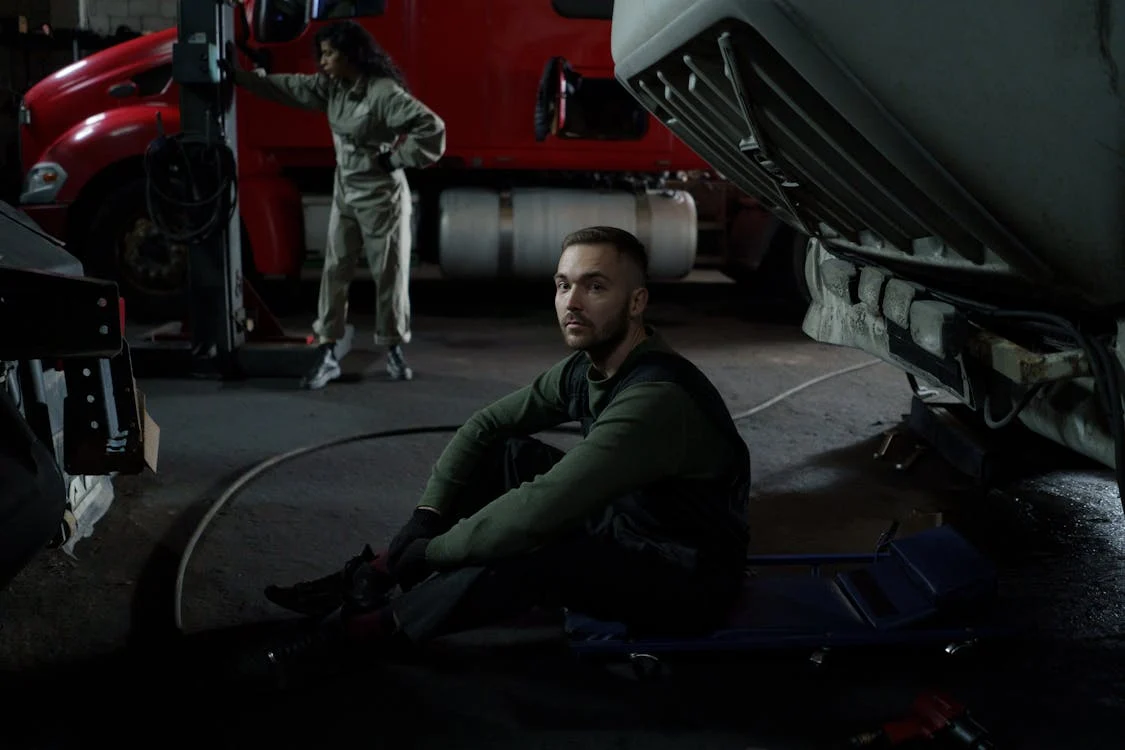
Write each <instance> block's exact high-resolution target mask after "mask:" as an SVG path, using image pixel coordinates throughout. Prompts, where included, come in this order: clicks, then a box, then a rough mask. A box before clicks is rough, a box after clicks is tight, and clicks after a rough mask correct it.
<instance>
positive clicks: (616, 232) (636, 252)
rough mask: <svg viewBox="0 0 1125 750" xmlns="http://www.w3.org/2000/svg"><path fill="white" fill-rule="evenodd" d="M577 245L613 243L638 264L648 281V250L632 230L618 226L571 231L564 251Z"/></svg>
mask: <svg viewBox="0 0 1125 750" xmlns="http://www.w3.org/2000/svg"><path fill="white" fill-rule="evenodd" d="M575 245H613V247H614V248H615V249H616V250H617V252H619V253H621V254H622V255H624V256H625V257H626V258H628V259H629V260H631V261H632V262H633V263H635V264H636V266H637V268H639V269H640V270H641V278H643V279H644V280H645V281H648V251H647V250H645V246H644V243H643V242H641V241H640V240H638V239H637V238H636V237H635V236H634V235H633V234H631V233H630V232H626V231H625V230H624V229H618V228H617V227H586V228H585V229H579V230H578V231H576V232H571V233H570V234H568V235H567V236H566V239H564V240H563V243H562V252H565V251H566V249H567V248H569V247H574V246H575Z"/></svg>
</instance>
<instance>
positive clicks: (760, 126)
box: [623, 19, 1049, 279]
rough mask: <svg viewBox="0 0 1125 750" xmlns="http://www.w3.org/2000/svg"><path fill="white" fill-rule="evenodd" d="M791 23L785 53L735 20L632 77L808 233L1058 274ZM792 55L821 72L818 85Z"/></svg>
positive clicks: (670, 118) (699, 143)
mask: <svg viewBox="0 0 1125 750" xmlns="http://www.w3.org/2000/svg"><path fill="white" fill-rule="evenodd" d="M791 31H792V32H794V36H793V37H787V38H786V42H787V47H786V55H787V57H786V56H783V55H782V54H780V53H779V52H778V50H777V49H776V48H774V47H773V46H772V45H771V44H770V43H769V42H767V40H766V39H765V38H764V37H763V36H762V34H760V33H759V32H758V31H757V30H756V29H754V28H753V27H751V26H750V25H749V24H747V23H744V22H739V21H734V20H731V19H726V20H723V21H721V22H719V23H717V24H714V25H713V26H710V27H709V28H707V29H706V30H705V31H703V32H702V33H699V34H697V35H696V36H695V37H694V38H693V39H691V40H690V41H689V42H687V43H685V44H683V45H681V46H680V47H679V48H677V49H675V50H673V51H672V53H671V54H669V55H667V56H665V57H663V58H662V59H660V60H659V61H657V62H656V63H655V64H653V65H651V66H649V67H648V68H647V69H645V70H643V71H642V72H641V73H639V74H637V75H634V76H632V77H631V78H630V79H629V80H627V81H623V84H624V85H626V86H627V87H628V88H630V89H631V90H632V92H633V93H634V95H635V96H637V97H638V98H639V99H640V100H641V101H642V102H643V103H644V105H645V106H646V108H648V109H649V110H650V111H651V112H653V114H654V115H656V116H657V117H659V118H660V120H661V121H663V122H664V124H665V125H666V126H667V127H668V128H669V129H670V130H671V131H672V132H673V133H675V135H676V136H678V137H679V138H681V139H682V140H683V141H684V142H685V143H687V144H688V145H689V146H691V147H692V148H693V149H694V150H695V151H696V152H698V153H699V154H700V155H701V156H703V157H704V158H705V159H707V160H708V161H709V162H710V163H711V164H712V165H714V166H715V167H716V168H717V169H718V170H719V171H721V172H722V173H723V175H724V176H725V177H726V178H727V179H730V180H731V181H732V182H734V183H735V184H737V185H738V186H739V187H741V188H742V189H743V190H745V191H746V192H747V193H749V194H751V195H753V196H754V197H755V198H757V199H759V200H760V201H761V202H762V203H763V204H764V205H765V206H766V207H767V208H768V209H769V210H770V211H772V212H773V213H775V214H776V215H777V216H778V217H780V218H781V219H783V220H784V221H786V222H787V223H789V224H791V225H792V226H794V227H796V228H798V229H799V230H801V231H803V232H805V233H807V234H814V235H819V236H822V237H824V238H825V239H827V240H829V241H833V240H835V242H834V243H833V244H843V245H845V246H847V245H851V246H853V247H863V248H865V249H876V250H878V251H879V253H880V254H882V255H886V254H888V253H890V254H893V255H898V256H899V257H904V256H903V254H907V255H915V256H923V258H920V259H924V256H927V255H929V256H933V255H937V254H941V255H944V254H946V251H947V250H949V251H952V252H954V253H956V254H957V255H960V256H961V260H960V262H961V263H965V264H966V265H969V266H972V265H975V264H983V263H986V262H988V261H989V257H988V254H987V253H986V248H987V249H988V250H991V251H993V252H995V254H996V255H997V256H999V257H1000V258H1003V259H1004V260H1006V261H1007V262H1008V263H1010V264H1012V265H1013V266H1017V267H1021V268H1022V269H1023V270H1024V271H1025V273H1028V275H1030V276H1033V277H1035V276H1038V277H1039V278H1042V279H1045V278H1047V277H1049V271H1048V270H1047V269H1046V268H1045V267H1044V266H1043V265H1042V264H1041V263H1040V262H1039V261H1037V260H1036V259H1035V258H1033V257H1032V255H1031V254H1030V253H1029V252H1028V250H1027V248H1025V247H1024V246H1023V245H1022V244H1021V243H1020V242H1019V240H1018V239H1017V238H1015V237H1014V236H1013V235H1012V234H1011V233H1009V232H1008V231H1007V230H1006V229H1005V228H1004V227H1003V226H1002V225H1001V224H1000V223H999V222H998V221H996V220H995V219H994V218H993V217H992V216H991V215H989V214H988V212H987V211H986V210H985V209H984V208H983V207H982V206H980V204H978V203H977V202H976V201H975V200H974V199H973V198H972V197H971V196H970V195H969V194H968V192H967V191H965V190H964V189H963V188H962V187H961V186H959V185H958V184H957V183H956V182H955V181H954V179H953V177H952V176H951V175H950V174H949V173H948V172H946V171H945V170H944V169H942V167H941V166H940V165H939V164H938V163H937V162H936V161H935V160H934V159H933V158H932V157H931V156H930V155H929V154H927V153H926V152H925V151H924V150H923V149H922V148H921V147H920V146H919V145H918V144H917V142H916V141H914V140H913V139H912V138H911V137H910V136H909V135H908V134H907V133H906V132H905V131H904V130H903V129H902V128H901V127H900V126H899V125H898V124H897V123H896V122H895V121H894V120H893V119H891V118H890V117H889V115H888V114H887V113H886V112H885V110H883V109H882V108H881V107H880V106H879V105H878V103H877V102H876V101H875V100H874V99H873V98H872V97H871V96H869V95H868V94H867V92H866V91H865V90H863V89H862V88H861V86H860V84H858V83H857V82H856V81H855V79H853V78H852V77H850V76H849V75H848V74H847V73H846V72H845V71H844V70H843V69H842V68H841V67H840V66H838V65H837V64H836V63H835V62H834V61H833V60H832V59H831V58H830V57H828V55H827V54H826V53H825V52H824V51H823V50H821V49H820V48H819V47H817V46H815V45H814V44H813V43H812V42H811V41H809V40H808V39H806V38H803V35H802V34H801V32H800V31H799V30H798V29H796V27H793V28H792V29H791ZM794 38H797V39H799V41H800V44H796V43H793V42H794ZM797 50H799V54H795V51H797ZM790 61H793V62H796V63H799V64H800V65H801V69H802V70H803V71H805V72H809V71H812V72H813V73H815V81H816V85H815V86H814V85H812V83H810V81H809V80H808V79H807V78H805V77H804V76H803V75H802V73H801V72H799V71H798V70H797V69H795V68H794V66H793V65H792V64H790ZM821 91H826V92H829V91H830V92H831V93H832V100H833V101H832V102H830V101H829V100H828V99H827V98H826V97H825V96H824V95H822V94H821V93H820V92H821ZM853 123H854V125H853ZM857 126H858V127H862V128H863V131H862V132H861V131H860V130H859V129H857ZM899 251H901V252H899ZM993 260H995V257H994V256H993ZM946 262H948V260H947V261H946Z"/></svg>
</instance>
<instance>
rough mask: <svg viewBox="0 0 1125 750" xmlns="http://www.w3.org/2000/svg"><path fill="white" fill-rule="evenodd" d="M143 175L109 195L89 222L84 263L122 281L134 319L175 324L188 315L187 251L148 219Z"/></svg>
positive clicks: (94, 271) (90, 269) (93, 272)
mask: <svg viewBox="0 0 1125 750" xmlns="http://www.w3.org/2000/svg"><path fill="white" fill-rule="evenodd" d="M145 193H146V186H145V180H144V178H143V177H136V178H133V179H131V180H129V181H127V182H125V183H124V184H122V185H121V186H120V187H118V188H117V189H115V190H114V191H113V192H112V193H110V194H109V195H108V196H107V197H106V198H105V200H103V201H102V203H101V206H100V207H99V208H98V210H97V211H96V213H95V214H94V218H93V221H91V222H90V231H89V235H88V237H87V238H86V240H85V242H86V243H87V245H86V251H85V252H84V253H83V262H84V263H85V264H86V267H87V272H88V273H90V274H91V275H92V276H97V277H99V278H104V279H110V280H112V281H115V282H117V285H118V288H119V289H120V291H121V296H122V297H124V299H125V305H126V309H127V310H128V311H129V317H130V318H134V319H136V320H145V321H151V320H161V321H164V320H173V319H177V318H180V317H182V316H183V315H184V313H185V312H186V311H187V284H188V247H187V246H186V245H169V243H168V242H166V241H165V240H164V238H163V236H162V235H161V234H160V232H159V230H157V228H156V225H155V224H153V223H152V220H151V219H150V218H149V212H148V206H147V203H146V198H145Z"/></svg>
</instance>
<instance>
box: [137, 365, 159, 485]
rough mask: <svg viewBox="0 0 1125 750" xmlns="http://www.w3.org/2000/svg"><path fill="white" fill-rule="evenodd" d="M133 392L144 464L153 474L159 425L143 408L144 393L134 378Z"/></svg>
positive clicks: (157, 449) (157, 454)
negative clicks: (139, 423)
mask: <svg viewBox="0 0 1125 750" xmlns="http://www.w3.org/2000/svg"><path fill="white" fill-rule="evenodd" d="M133 393H135V394H137V414H138V415H139V416H140V421H141V446H142V450H143V451H144V455H145V466H147V467H148V468H149V469H150V470H151V471H152V473H153V474H155V473H156V464H157V460H158V459H159V457H160V425H158V424H156V420H155V419H153V418H152V415H151V414H149V413H148V409H146V408H145V394H144V392H143V391H142V390H141V389H140V388H138V387H137V381H136V380H135V379H134V380H133Z"/></svg>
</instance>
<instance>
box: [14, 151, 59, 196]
mask: <svg viewBox="0 0 1125 750" xmlns="http://www.w3.org/2000/svg"><path fill="white" fill-rule="evenodd" d="M65 183H66V170H65V169H63V168H62V166H60V165H58V164H55V163H54V162H49V161H41V162H39V163H38V164H36V165H35V166H33V167H32V168H31V169H29V170H27V178H26V179H25V180H24V185H23V194H22V195H20V203H50V202H52V201H53V200H55V196H56V195H58V194H59V190H61V189H62V186H63V185H64V184H65Z"/></svg>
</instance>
